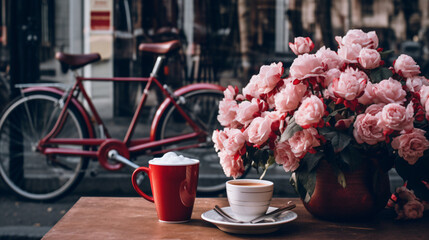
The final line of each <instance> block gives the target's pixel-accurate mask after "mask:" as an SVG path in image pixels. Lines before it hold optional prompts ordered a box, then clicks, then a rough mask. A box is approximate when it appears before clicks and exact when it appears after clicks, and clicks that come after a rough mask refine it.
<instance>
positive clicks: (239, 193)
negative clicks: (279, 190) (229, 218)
mask: <svg viewBox="0 0 429 240" xmlns="http://www.w3.org/2000/svg"><path fill="white" fill-rule="evenodd" d="M273 189H274V184H273V182H271V181H267V180H259V179H237V180H230V181H228V182H226V193H227V197H228V202H229V205H230V207H231V210H232V213H233V215H234V217H235V218H236V219H238V220H241V221H245V222H248V221H251V220H253V219H255V218H257V217H259V216H262V215H263V214H265V213H266V212H267V210H268V207H269V206H270V202H271V198H272V196H273Z"/></svg>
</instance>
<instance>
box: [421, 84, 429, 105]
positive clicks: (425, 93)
mask: <svg viewBox="0 0 429 240" xmlns="http://www.w3.org/2000/svg"><path fill="white" fill-rule="evenodd" d="M419 93H420V103H421V104H422V105H423V106H424V105H425V104H426V102H427V100H428V99H429V86H422V87H421V88H420V91H419ZM426 111H427V110H426Z"/></svg>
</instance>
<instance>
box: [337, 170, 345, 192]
mask: <svg viewBox="0 0 429 240" xmlns="http://www.w3.org/2000/svg"><path fill="white" fill-rule="evenodd" d="M337 179H338V183H339V184H340V185H341V186H342V187H343V188H346V187H347V184H346V177H345V176H344V173H343V172H341V171H340V173H339V174H338V177H337Z"/></svg>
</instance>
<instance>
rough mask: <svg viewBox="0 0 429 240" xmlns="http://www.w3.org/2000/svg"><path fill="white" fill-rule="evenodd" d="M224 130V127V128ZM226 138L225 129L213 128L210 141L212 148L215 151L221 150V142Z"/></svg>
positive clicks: (222, 147)
mask: <svg viewBox="0 0 429 240" xmlns="http://www.w3.org/2000/svg"><path fill="white" fill-rule="evenodd" d="M225 130H226V129H225ZM227 139H228V135H227V134H226V133H225V131H222V130H220V131H219V130H214V131H213V134H212V141H213V143H214V148H215V150H216V152H218V151H223V150H224V149H225V147H224V146H223V143H224V142H225V141H226V140H227Z"/></svg>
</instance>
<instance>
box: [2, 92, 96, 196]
mask: <svg viewBox="0 0 429 240" xmlns="http://www.w3.org/2000/svg"><path fill="white" fill-rule="evenodd" d="M59 98H60V96H58V95H54V96H52V95H51V93H49V94H30V96H28V97H23V98H19V99H17V100H15V101H14V102H13V103H12V104H11V105H10V107H9V108H8V109H6V110H5V115H4V116H2V118H1V121H0V143H1V144H0V174H1V175H2V177H3V178H4V179H5V182H6V184H7V185H8V186H9V187H10V188H11V189H12V190H13V191H14V192H16V193H17V194H19V195H21V196H23V197H25V198H29V199H35V200H43V199H52V198H56V197H59V196H61V195H63V194H65V193H66V192H67V191H68V190H69V189H71V188H72V187H73V186H75V183H76V182H77V181H78V180H80V179H81V177H83V174H84V169H86V167H87V164H88V161H87V160H86V159H83V158H81V157H79V156H61V155H58V156H46V155H44V154H42V153H40V152H38V151H37V149H36V147H37V144H38V143H39V141H40V138H42V137H45V136H46V135H47V134H48V133H49V131H51V129H52V128H53V126H54V125H55V123H56V121H57V118H58V115H59V111H60V108H59V107H58V106H57V105H56V104H55V103H56V102H57V101H58V99H59ZM76 112H77V111H76V110H75V111H72V109H69V108H68V109H67V110H66V112H65V113H66V114H67V118H66V119H65V120H64V123H63V125H62V126H61V127H62V128H61V129H59V130H58V136H61V137H62V138H75V139H79V138H83V136H84V135H85V136H87V132H83V129H82V125H81V123H82V122H83V120H82V117H81V116H80V115H76ZM85 129H86V128H85ZM50 147H60V148H77V149H82V146H74V145H72V146H68V145H67V146H55V145H54V146H50Z"/></svg>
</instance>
